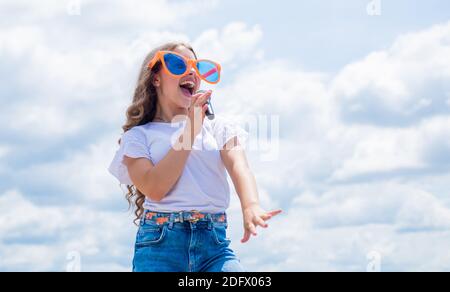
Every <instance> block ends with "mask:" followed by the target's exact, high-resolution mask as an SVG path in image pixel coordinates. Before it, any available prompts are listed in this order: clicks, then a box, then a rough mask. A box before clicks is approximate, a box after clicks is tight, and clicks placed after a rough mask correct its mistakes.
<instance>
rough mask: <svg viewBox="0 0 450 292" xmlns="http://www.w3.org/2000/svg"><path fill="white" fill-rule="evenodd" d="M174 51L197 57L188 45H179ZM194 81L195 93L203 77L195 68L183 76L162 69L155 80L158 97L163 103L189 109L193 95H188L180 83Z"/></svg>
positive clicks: (188, 56) (189, 57) (187, 56)
mask: <svg viewBox="0 0 450 292" xmlns="http://www.w3.org/2000/svg"><path fill="white" fill-rule="evenodd" d="M173 51H174V52H176V53H178V54H180V55H183V56H185V57H186V58H188V59H195V56H194V53H192V51H191V50H189V49H188V48H186V47H183V46H180V47H177V48H176V49H175V50H173ZM187 80H188V81H192V82H194V84H195V86H194V91H193V92H194V94H195V92H197V90H198V89H199V88H200V82H201V79H200V78H199V77H198V76H197V74H196V73H195V69H194V68H192V69H191V72H189V74H187V75H185V76H183V77H182V78H179V77H173V76H171V75H169V74H167V73H166V72H165V71H164V70H160V71H159V72H158V74H157V75H156V76H155V79H154V81H153V84H154V86H155V87H156V91H157V93H158V99H159V101H160V102H161V104H163V105H169V104H170V105H173V106H175V107H178V108H184V109H188V108H189V107H190V105H191V100H192V95H190V94H188V95H186V91H185V90H182V88H181V87H180V85H181V84H182V83H184V82H186V81H187Z"/></svg>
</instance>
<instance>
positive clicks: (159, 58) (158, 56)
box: [148, 51, 222, 84]
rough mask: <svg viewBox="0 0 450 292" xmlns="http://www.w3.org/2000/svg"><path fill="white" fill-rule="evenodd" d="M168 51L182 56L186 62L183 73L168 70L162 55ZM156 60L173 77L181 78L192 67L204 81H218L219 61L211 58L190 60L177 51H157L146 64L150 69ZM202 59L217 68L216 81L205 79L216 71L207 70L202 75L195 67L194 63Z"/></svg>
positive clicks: (220, 68)
mask: <svg viewBox="0 0 450 292" xmlns="http://www.w3.org/2000/svg"><path fill="white" fill-rule="evenodd" d="M169 53H170V54H174V55H177V56H178V57H180V58H182V59H183V60H184V62H185V63H186V72H184V73H183V74H180V75H175V74H173V73H172V72H170V70H169V69H167V66H166V62H165V61H164V56H165V55H166V54H169ZM158 61H161V64H162V66H163V68H164V71H165V72H166V73H167V74H169V75H170V76H172V77H175V78H181V77H183V76H186V75H187V74H189V72H190V71H191V69H192V68H194V69H195V72H196V73H197V76H198V77H200V79H202V80H204V81H205V82H208V83H210V84H217V83H219V81H220V71H221V70H222V67H221V66H220V64H219V63H216V62H213V61H211V60H206V59H200V60H192V59H188V58H186V57H185V56H182V55H180V54H178V53H175V52H172V51H158V52H157V53H156V55H155V56H154V57H153V59H152V60H151V61H150V63H149V64H148V68H150V69H152V68H153V66H155V64H156V63H157V62H158ZM202 61H206V62H210V63H212V64H214V65H215V66H216V67H217V69H218V70H217V74H218V75H219V77H218V78H217V81H216V82H211V81H208V80H206V78H207V77H208V76H209V75H211V74H214V73H216V71H215V70H211V71H209V72H207V73H206V74H204V75H203V76H202V75H201V74H200V72H199V71H198V68H197V66H196V65H197V63H198V62H202Z"/></svg>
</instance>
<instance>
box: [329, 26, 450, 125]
mask: <svg viewBox="0 0 450 292" xmlns="http://www.w3.org/2000/svg"><path fill="white" fill-rule="evenodd" d="M449 33H450V23H446V24H442V25H437V26H434V27H432V28H430V29H426V30H423V31H420V32H414V33H410V34H406V35H403V36H400V37H399V38H398V39H397V40H396V41H395V42H394V44H393V45H392V46H391V47H390V48H388V49H386V50H383V51H378V52H374V53H371V54H369V55H368V56H367V57H366V58H364V59H363V60H361V61H359V62H355V63H352V64H350V65H347V66H346V67H345V68H344V69H343V70H342V71H341V72H340V73H339V74H338V75H337V76H336V78H335V79H334V81H333V84H332V94H333V96H335V97H336V98H338V99H339V100H341V102H342V104H341V109H342V112H343V115H344V117H345V115H348V116H350V118H351V117H353V118H355V115H356V118H357V119H358V120H363V121H366V122H372V123H374V124H377V123H378V124H382V123H383V119H391V121H389V120H388V121H384V122H387V123H388V124H390V123H394V124H395V123H396V122H398V120H400V121H401V120H402V118H405V117H410V116H413V117H414V116H417V118H413V119H412V120H411V122H410V123H415V122H417V121H418V120H419V119H420V117H421V116H422V115H429V112H431V113H434V112H439V111H442V110H445V109H443V108H442V105H443V104H444V103H445V93H446V92H448V90H449V88H448V84H449V82H448V80H449V79H450V57H449V56H450V43H449V40H448V36H449ZM427 110H428V111H427ZM421 111H425V113H422V112H421ZM445 112H446V113H447V114H448V113H449V111H448V110H446V111H445ZM358 114H359V115H360V116H358ZM364 115H365V116H364ZM347 118H348V117H347Z"/></svg>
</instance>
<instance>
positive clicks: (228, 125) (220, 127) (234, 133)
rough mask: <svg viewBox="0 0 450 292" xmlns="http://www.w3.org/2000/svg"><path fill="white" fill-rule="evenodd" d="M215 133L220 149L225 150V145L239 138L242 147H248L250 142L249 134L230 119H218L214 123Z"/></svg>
mask: <svg viewBox="0 0 450 292" xmlns="http://www.w3.org/2000/svg"><path fill="white" fill-rule="evenodd" d="M213 132H214V138H215V139H216V141H217V145H218V146H219V148H220V149H223V147H224V145H225V144H226V143H227V142H228V141H229V140H230V139H231V138H234V137H237V138H238V141H239V144H241V145H242V146H244V145H246V143H247V140H248V132H247V131H246V130H244V129H243V128H242V127H241V126H239V125H238V124H237V123H236V122H233V121H232V120H231V119H229V118H224V117H216V118H215V119H214V122H213Z"/></svg>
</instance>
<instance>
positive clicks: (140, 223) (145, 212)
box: [139, 210, 147, 226]
mask: <svg viewBox="0 0 450 292" xmlns="http://www.w3.org/2000/svg"><path fill="white" fill-rule="evenodd" d="M146 215H147V210H144V213H142V215H141V220H140V222H139V225H141V226H144V224H145V217H146Z"/></svg>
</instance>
